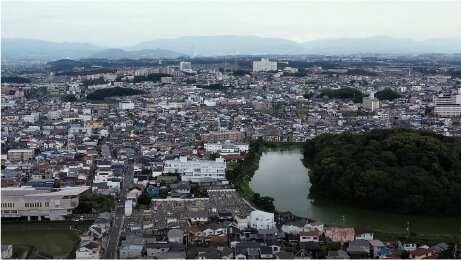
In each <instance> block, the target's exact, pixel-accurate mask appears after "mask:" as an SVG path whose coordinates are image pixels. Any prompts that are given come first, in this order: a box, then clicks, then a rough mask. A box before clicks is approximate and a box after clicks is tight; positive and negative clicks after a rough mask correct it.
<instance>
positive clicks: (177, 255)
mask: <svg viewBox="0 0 461 260" xmlns="http://www.w3.org/2000/svg"><path fill="white" fill-rule="evenodd" d="M158 259H177V260H185V259H186V253H184V252H165V253H161V254H160V255H159V256H158Z"/></svg>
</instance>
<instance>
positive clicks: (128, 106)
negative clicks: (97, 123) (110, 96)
mask: <svg viewBox="0 0 461 260" xmlns="http://www.w3.org/2000/svg"><path fill="white" fill-rule="evenodd" d="M118 108H119V109H121V110H130V109H133V108H134V102H132V101H121V102H120V103H119V104H118Z"/></svg>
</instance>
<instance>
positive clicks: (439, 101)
mask: <svg viewBox="0 0 461 260" xmlns="http://www.w3.org/2000/svg"><path fill="white" fill-rule="evenodd" d="M434 114H436V115H439V116H441V117H452V116H459V115H461V88H459V89H458V94H457V95H450V94H440V95H438V96H434Z"/></svg>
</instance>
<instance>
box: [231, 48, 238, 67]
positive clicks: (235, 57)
mask: <svg viewBox="0 0 461 260" xmlns="http://www.w3.org/2000/svg"><path fill="white" fill-rule="evenodd" d="M232 51H233V52H234V59H235V65H234V66H235V69H238V65H237V56H235V49H234V48H232Z"/></svg>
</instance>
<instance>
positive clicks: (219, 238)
mask: <svg viewBox="0 0 461 260" xmlns="http://www.w3.org/2000/svg"><path fill="white" fill-rule="evenodd" d="M227 241H228V239H227V237H223V236H212V237H211V238H210V242H227Z"/></svg>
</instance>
